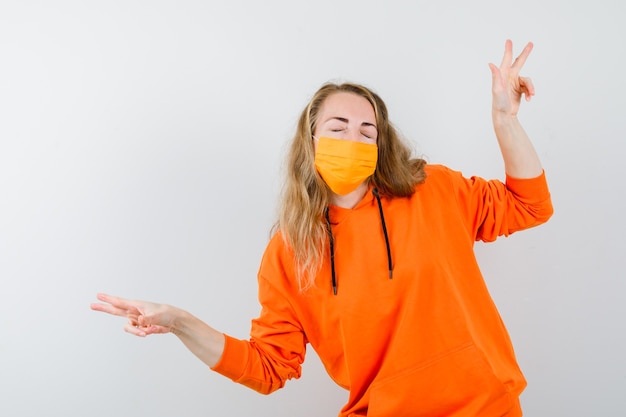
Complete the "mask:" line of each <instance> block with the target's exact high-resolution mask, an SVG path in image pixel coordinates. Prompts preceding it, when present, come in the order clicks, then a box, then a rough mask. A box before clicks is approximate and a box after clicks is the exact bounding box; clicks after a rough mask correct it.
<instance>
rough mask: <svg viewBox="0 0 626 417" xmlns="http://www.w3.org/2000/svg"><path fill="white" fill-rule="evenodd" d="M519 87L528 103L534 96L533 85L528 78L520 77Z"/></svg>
mask: <svg viewBox="0 0 626 417" xmlns="http://www.w3.org/2000/svg"><path fill="white" fill-rule="evenodd" d="M519 85H520V89H521V91H522V93H523V94H524V96H525V97H526V101H530V99H531V97H532V96H534V95H535V85H534V84H533V82H532V80H531V79H530V78H529V77H520V79H519Z"/></svg>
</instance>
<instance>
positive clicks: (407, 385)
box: [213, 165, 552, 417]
mask: <svg viewBox="0 0 626 417" xmlns="http://www.w3.org/2000/svg"><path fill="white" fill-rule="evenodd" d="M426 171H427V179H426V181H425V182H424V183H423V184H421V185H418V186H417V188H416V192H415V193H414V194H413V195H412V196H411V197H406V198H382V213H383V214H382V218H384V224H385V225H386V232H387V237H388V240H389V244H388V245H387V244H386V242H385V240H386V237H385V233H384V231H383V227H382V225H383V222H382V221H381V220H382V218H381V213H380V211H379V206H378V202H377V200H376V198H375V197H374V195H373V193H372V192H369V193H367V194H366V196H365V197H364V198H363V200H362V201H361V202H359V203H358V204H357V206H355V207H354V208H353V209H343V208H340V207H335V206H331V207H330V209H329V218H330V223H331V230H332V235H333V240H334V251H335V252H334V253H335V256H334V268H335V273H336V283H337V294H336V295H334V294H333V289H332V286H331V274H332V271H331V262H330V257H329V256H326V259H325V260H324V262H323V265H322V267H321V269H320V271H319V273H318V275H317V278H316V286H315V287H314V288H312V289H310V290H307V291H306V292H300V291H299V290H298V284H297V282H296V278H295V273H294V263H293V255H292V253H291V252H290V249H289V248H288V247H287V246H286V245H285V243H284V242H283V239H282V237H281V236H280V234H277V235H275V236H273V238H272V239H271V241H270V243H269V245H268V247H267V249H266V252H265V254H264V256H263V260H262V263H261V266H260V270H259V277H258V281H259V300H260V302H261V306H262V310H261V314H260V316H259V318H257V319H255V320H253V321H252V330H251V337H250V340H239V339H235V338H233V337H231V336H227V337H226V346H225V350H224V353H223V355H222V358H221V359H220V361H219V363H218V364H217V365H216V366H215V367H214V368H213V369H214V370H215V371H217V372H220V373H222V374H223V375H225V376H227V377H229V378H231V379H232V380H234V381H236V382H239V383H241V384H244V385H246V386H248V387H250V388H253V389H255V390H257V391H259V392H261V393H265V394H267V393H270V392H272V391H274V390H276V389H278V388H281V387H282V386H284V384H285V382H286V380H288V379H290V378H294V377H295V378H298V377H299V376H300V372H301V366H300V365H301V364H302V362H303V360H304V356H305V350H306V345H307V343H310V344H311V346H312V347H313V348H314V349H315V351H316V352H317V353H318V355H319V357H320V359H321V360H322V363H323V364H324V366H325V368H326V370H327V372H328V374H329V375H330V376H331V378H332V379H333V380H334V381H335V382H336V383H337V384H339V385H340V386H342V387H344V388H345V389H347V390H349V391H350V396H349V400H348V403H347V404H346V405H345V406H344V407H343V409H342V410H341V412H340V413H339V416H366V415H367V416H394V417H398V416H401V417H402V416H422V417H442V416H447V417H452V416H454V417H476V416H480V417H519V416H521V415H522V412H521V408H520V404H519V394H520V393H521V392H522V390H523V389H524V387H525V386H526V381H525V379H524V376H523V375H522V373H521V371H520V369H519V367H518V365H517V362H516V359H515V355H514V352H513V347H512V345H511V341H510V339H509V336H508V334H507V331H506V329H505V327H504V325H503V323H502V320H501V318H500V315H499V314H498V311H497V310H496V306H495V305H494V303H493V300H492V299H491V297H490V295H489V293H488V290H487V288H486V286H485V282H484V280H483V278H482V275H481V273H480V270H479V268H478V264H477V262H476V259H475V256H474V251H473V245H474V242H475V241H476V240H483V241H493V240H495V239H496V237H498V236H501V235H504V236H507V235H509V234H511V233H513V232H515V231H518V230H522V229H525V228H529V227H532V226H536V225H538V224H541V223H543V222H545V221H546V220H547V219H548V218H549V217H550V216H551V215H552V204H551V200H550V194H549V191H548V187H547V184H546V181H545V176H544V174H542V175H541V176H539V177H537V178H533V179H514V178H510V177H507V179H506V185H505V184H503V183H502V182H500V181H486V180H484V179H482V178H476V177H472V178H469V179H468V178H464V177H463V176H462V175H461V174H460V173H458V172H455V171H452V170H450V169H448V168H446V167H443V166H440V165H429V166H427V168H426ZM388 248H389V249H390V255H391V262H392V265H393V276H392V278H390V273H389V271H388V261H389V259H388V255H387V249H388Z"/></svg>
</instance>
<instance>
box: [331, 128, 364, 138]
mask: <svg viewBox="0 0 626 417" xmlns="http://www.w3.org/2000/svg"><path fill="white" fill-rule="evenodd" d="M342 130H344V129H331V131H332V132H341V131H342ZM361 134H362V135H363V136H365V137H366V138H368V139H372V137H371V136H367V135H366V134H365V133H361Z"/></svg>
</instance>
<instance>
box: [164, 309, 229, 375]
mask: <svg viewBox="0 0 626 417" xmlns="http://www.w3.org/2000/svg"><path fill="white" fill-rule="evenodd" d="M176 316H177V317H176V320H175V323H174V326H173V328H172V329H171V332H172V333H174V334H175V335H176V336H178V338H179V339H180V340H181V341H182V342H183V343H184V344H185V346H186V347H187V348H188V349H189V350H190V351H191V353H193V354H194V355H196V356H197V357H198V359H200V360H201V361H202V362H204V363H205V364H207V365H208V366H209V367H214V366H215V365H216V364H217V362H218V361H219V360H220V358H221V357H222V353H223V352H224V334H223V333H221V332H218V331H217V330H215V329H213V328H212V327H211V326H209V325H208V324H206V323H204V322H203V321H202V320H200V319H198V318H197V317H195V316H193V315H192V314H190V313H188V312H186V311H183V310H179V311H178V312H177V314H176Z"/></svg>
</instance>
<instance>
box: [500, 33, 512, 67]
mask: <svg viewBox="0 0 626 417" xmlns="http://www.w3.org/2000/svg"><path fill="white" fill-rule="evenodd" d="M512 59H513V42H511V40H510V39H507V40H506V42H505V43H504V56H503V57H502V63H501V64H500V68H508V67H509V66H510V65H511V60H512Z"/></svg>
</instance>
